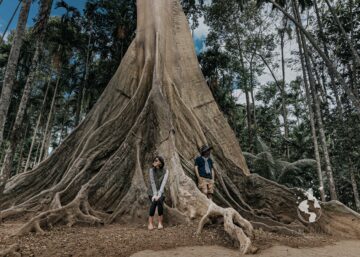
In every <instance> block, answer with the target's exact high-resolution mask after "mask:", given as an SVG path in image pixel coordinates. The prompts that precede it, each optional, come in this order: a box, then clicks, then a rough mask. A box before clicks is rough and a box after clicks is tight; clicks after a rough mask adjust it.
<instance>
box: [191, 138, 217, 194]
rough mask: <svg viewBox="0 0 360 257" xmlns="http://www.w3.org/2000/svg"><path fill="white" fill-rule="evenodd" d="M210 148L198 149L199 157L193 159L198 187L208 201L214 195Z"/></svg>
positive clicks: (213, 174) (204, 146)
mask: <svg viewBox="0 0 360 257" xmlns="http://www.w3.org/2000/svg"><path fill="white" fill-rule="evenodd" d="M211 149H212V147H209V146H208V145H203V146H202V147H201V148H200V154H201V156H199V157H197V158H196V159H195V174H196V176H197V179H198V187H199V189H200V190H201V192H203V193H204V194H205V195H206V196H207V197H208V198H209V199H210V200H212V197H213V194H214V178H215V172H214V170H213V161H212V160H211V158H210V153H211Z"/></svg>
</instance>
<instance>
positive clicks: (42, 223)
mask: <svg viewBox="0 0 360 257" xmlns="http://www.w3.org/2000/svg"><path fill="white" fill-rule="evenodd" d="M87 189H88V186H87V185H85V186H83V187H82V189H81V190H80V191H79V193H78V195H77V196H76V198H75V199H74V200H73V201H72V202H70V203H69V204H67V205H65V206H63V207H62V206H61V203H60V200H59V194H56V196H55V198H54V201H53V204H52V206H53V207H56V208H55V209H51V210H48V211H45V212H42V213H40V214H39V215H37V216H35V217H34V218H32V219H31V220H30V221H29V222H28V223H26V224H25V225H24V226H23V227H22V228H21V229H20V230H19V231H18V232H17V233H16V235H24V234H27V233H29V232H37V233H39V234H44V230H43V228H44V227H48V228H51V227H52V226H53V225H55V224H58V223H65V224H67V225H68V226H69V227H71V226H73V225H74V224H75V223H86V224H90V225H102V224H104V222H103V220H102V219H100V218H98V217H97V216H98V215H97V212H95V211H93V210H92V208H91V207H90V205H89V203H88V200H87V193H88V192H87Z"/></svg>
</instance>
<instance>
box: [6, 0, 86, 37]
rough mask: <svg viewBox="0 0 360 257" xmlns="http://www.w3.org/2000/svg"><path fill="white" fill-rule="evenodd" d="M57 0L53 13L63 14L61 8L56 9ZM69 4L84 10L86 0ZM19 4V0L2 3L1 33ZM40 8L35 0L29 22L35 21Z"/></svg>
mask: <svg viewBox="0 0 360 257" xmlns="http://www.w3.org/2000/svg"><path fill="white" fill-rule="evenodd" d="M56 2H57V0H54V3H53V10H52V12H51V15H61V14H62V13H63V11H62V10H61V9H55V4H56ZM66 2H67V3H68V4H70V5H72V6H74V7H76V8H78V10H79V11H82V10H83V9H84V6H85V2H86V0H71V1H69V0H68V1H66ZM17 4H18V0H3V3H2V4H1V5H0V33H1V34H2V33H3V32H4V30H5V27H6V25H7V24H8V22H9V20H10V18H11V16H12V14H13V12H14V11H15V9H16V6H17ZM38 10H39V5H38V1H35V3H33V4H32V6H31V9H30V14H29V19H28V24H29V25H31V24H33V23H34V20H33V19H34V18H35V17H36V15H37V12H38ZM19 12H20V8H19V10H18V12H17V14H16V16H15V18H14V20H13V22H12V24H11V26H10V29H9V30H12V29H14V28H15V27H16V23H17V19H18V17H19Z"/></svg>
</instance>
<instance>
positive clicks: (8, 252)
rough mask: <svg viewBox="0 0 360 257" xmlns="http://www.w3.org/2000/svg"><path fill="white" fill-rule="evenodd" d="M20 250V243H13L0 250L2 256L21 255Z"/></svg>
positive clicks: (0, 256)
mask: <svg viewBox="0 0 360 257" xmlns="http://www.w3.org/2000/svg"><path fill="white" fill-rule="evenodd" d="M19 251H20V246H19V245H18V244H13V245H11V246H10V247H9V248H7V249H6V250H4V251H0V257H9V256H21V254H20V253H19Z"/></svg>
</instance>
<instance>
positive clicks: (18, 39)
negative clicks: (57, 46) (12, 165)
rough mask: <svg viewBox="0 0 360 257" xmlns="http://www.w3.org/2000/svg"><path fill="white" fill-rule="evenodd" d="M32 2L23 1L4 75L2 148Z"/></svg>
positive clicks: (0, 113) (0, 120)
mask: <svg viewBox="0 0 360 257" xmlns="http://www.w3.org/2000/svg"><path fill="white" fill-rule="evenodd" d="M31 2H32V0H23V1H22V6H21V10H20V16H19V20H18V24H17V27H16V31H15V36H14V40H13V43H12V47H11V51H10V55H9V59H8V63H7V66H6V72H5V75H4V82H3V86H2V91H1V97H0V146H1V145H2V142H3V136H4V128H5V122H6V117H7V114H8V111H9V106H10V100H11V94H12V89H13V85H14V82H15V77H16V68H17V64H18V61H19V55H20V48H21V45H22V42H23V38H24V35H25V28H26V22H27V19H28V16H29V11H30V6H31Z"/></svg>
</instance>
